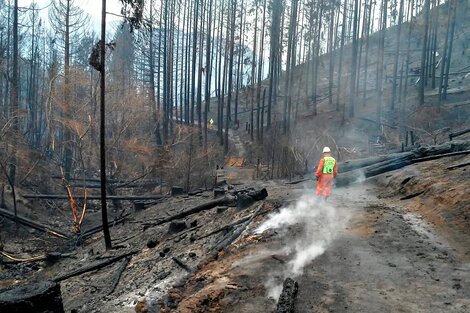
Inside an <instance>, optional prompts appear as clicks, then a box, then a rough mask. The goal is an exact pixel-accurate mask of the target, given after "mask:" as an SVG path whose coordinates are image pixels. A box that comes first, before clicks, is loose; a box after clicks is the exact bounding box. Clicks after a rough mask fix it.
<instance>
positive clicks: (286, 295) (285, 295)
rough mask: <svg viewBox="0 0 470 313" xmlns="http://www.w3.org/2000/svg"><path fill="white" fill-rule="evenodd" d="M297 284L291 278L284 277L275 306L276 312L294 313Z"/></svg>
mask: <svg viewBox="0 0 470 313" xmlns="http://www.w3.org/2000/svg"><path fill="white" fill-rule="evenodd" d="M298 291H299V285H298V284H297V282H296V281H294V280H293V279H292V278H286V279H285V280H284V283H283V284H282V292H281V295H280V296H279V301H278V302H277V306H276V313H294V310H295V299H296V298H297V293H298Z"/></svg>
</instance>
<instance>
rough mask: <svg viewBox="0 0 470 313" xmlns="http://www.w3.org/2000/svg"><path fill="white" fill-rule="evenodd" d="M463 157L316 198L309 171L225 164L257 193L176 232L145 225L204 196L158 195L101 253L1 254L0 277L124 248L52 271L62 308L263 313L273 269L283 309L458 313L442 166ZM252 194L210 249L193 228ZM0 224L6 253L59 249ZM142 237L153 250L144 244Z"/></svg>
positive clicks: (457, 243) (462, 223)
mask: <svg viewBox="0 0 470 313" xmlns="http://www.w3.org/2000/svg"><path fill="white" fill-rule="evenodd" d="M468 161H470V157H469V156H464V157H451V158H444V159H440V160H437V161H429V162H423V163H420V164H417V165H412V166H408V167H406V168H404V169H402V170H397V171H394V172H390V173H387V174H383V175H381V176H379V177H377V178H375V179H372V180H368V181H366V182H365V183H364V184H362V185H355V186H351V187H348V188H338V189H334V190H333V196H332V197H331V198H330V199H329V200H328V201H327V202H322V201H319V200H318V199H315V197H313V189H314V183H313V182H312V181H306V182H303V183H299V184H289V183H287V182H284V181H254V180H252V179H251V177H252V175H251V174H250V169H247V168H240V169H238V168H236V167H229V168H226V169H225V170H224V171H225V172H221V173H220V175H221V176H223V178H226V179H228V180H229V183H230V184H231V185H233V186H234V187H233V188H235V189H239V190H241V189H243V188H246V187H256V188H260V187H264V188H266V189H267V190H268V193H269V196H268V198H267V199H266V200H264V201H262V202H257V203H255V204H254V205H252V206H251V207H249V208H247V209H238V208H236V207H226V206H219V207H216V208H214V209H212V210H208V211H204V212H201V213H198V214H195V215H192V216H189V217H188V218H187V219H186V224H187V226H188V228H187V229H185V230H183V231H181V232H177V233H176V234H175V233H169V228H168V224H164V225H161V226H154V225H152V222H155V221H156V220H157V219H158V218H161V217H162V216H169V215H172V214H175V213H177V212H179V211H181V210H182V209H184V208H189V207H193V206H195V205H198V204H201V203H205V202H208V201H210V200H211V199H212V192H210V191H206V192H202V193H200V194H198V195H196V196H187V195H184V196H177V197H169V196H168V197H167V198H166V199H165V201H164V202H162V203H160V204H157V205H155V206H152V207H150V208H147V209H145V210H143V211H139V212H134V213H133V214H132V215H131V217H130V218H128V220H127V222H125V223H124V224H122V225H116V226H114V227H113V228H112V229H111V235H112V238H113V245H114V246H115V247H116V249H113V250H111V251H108V252H106V251H104V247H103V242H102V241H103V239H102V235H101V234H97V235H95V236H94V237H92V238H91V239H89V240H88V241H86V242H85V244H84V245H82V246H80V247H77V248H76V249H75V250H74V251H75V252H74V254H73V255H72V256H70V257H67V258H63V259H61V260H59V261H58V262H56V263H54V264H48V263H45V262H34V263H20V264H3V265H2V270H1V272H0V282H1V285H2V286H8V285H14V284H22V283H25V282H30V281H35V280H44V279H51V278H53V277H57V276H58V275H60V274H63V273H67V272H70V271H72V270H74V269H77V268H80V267H83V266H86V265H90V264H94V263H96V262H99V261H102V260H103V259H106V258H107V257H108V256H112V255H119V254H123V253H125V252H129V251H133V250H136V251H137V253H136V254H135V255H134V256H133V257H132V258H131V259H130V260H129V262H127V260H124V261H119V262H116V263H114V264H113V265H110V266H107V267H105V268H102V269H100V270H97V271H93V272H89V273H86V274H83V275H80V276H77V277H74V278H70V279H67V280H65V281H63V282H62V283H61V288H62V296H63V301H64V306H65V309H66V312H271V311H273V310H274V309H275V306H276V301H277V297H278V295H279V293H280V291H281V285H282V282H283V280H284V279H285V278H286V277H292V278H293V279H295V280H296V281H297V282H298V284H299V294H298V297H297V302H296V312H468V311H469V310H470V194H469V193H468V190H470V179H469V178H470V168H469V167H468V166H466V167H465V166H464V167H461V168H455V169H451V170H449V169H447V167H449V166H451V165H455V164H461V163H465V162H468ZM252 172H253V169H251V173H252ZM226 173H230V175H225V174H226ZM221 178H222V177H221ZM421 191H422V193H421V194H420V195H418V196H415V197H412V198H410V199H408V200H400V199H401V198H403V197H405V196H407V195H413V194H415V193H417V192H421ZM259 204H262V207H261V212H262V213H261V214H259V215H257V216H256V218H254V219H253V220H252V221H251V223H250V224H249V225H248V227H247V228H246V229H245V231H244V232H243V233H242V235H241V236H240V237H239V239H238V240H237V241H235V242H234V243H232V244H231V245H230V246H229V247H228V249H226V250H224V251H223V252H220V253H219V254H217V255H216V256H215V257H214V256H212V257H210V255H211V254H212V252H213V247H214V246H215V245H216V244H217V243H218V242H220V240H221V239H222V238H224V236H225V235H226V234H225V233H224V232H219V233H216V234H213V235H210V236H208V237H206V238H204V236H205V235H208V234H209V233H210V232H211V231H213V230H216V229H218V228H220V227H222V226H224V225H227V224H230V223H232V222H233V221H235V220H239V219H241V218H243V217H246V216H250V215H252V214H253V212H254V211H255V209H256V208H258V207H259ZM96 222H97V223H98V221H96ZM1 223H2V228H1V234H2V238H3V239H4V240H3V241H4V251H5V252H9V253H11V254H14V255H18V254H20V255H22V256H23V257H24V256H31V255H34V254H38V253H39V252H43V250H46V251H57V250H62V251H64V250H67V249H70V248H71V247H69V246H67V244H65V243H64V242H63V241H61V240H60V239H52V238H51V237H49V236H43V235H40V234H37V233H34V232H33V233H32V232H30V231H29V230H27V229H24V228H23V227H20V228H19V229H17V231H16V232H13V231H12V230H13V228H15V226H13V225H12V224H11V223H9V222H7V221H6V220H3V221H2V222H1ZM190 225H191V226H190ZM228 233H230V232H228ZM150 240H152V241H154V242H155V244H156V246H155V247H151V248H149V247H147V244H148V243H149V241H150ZM40 250H42V251H40ZM175 259H176V260H179V261H181V262H182V263H184V264H185V265H186V268H184V266H183V267H182V266H181V265H178V264H177V262H175ZM122 268H124V271H123V272H122V275H121V276H119V275H117V273H119V269H122ZM116 281H117V285H116V287H115V288H114V286H113V285H114V282H116ZM146 309H147V311H146Z"/></svg>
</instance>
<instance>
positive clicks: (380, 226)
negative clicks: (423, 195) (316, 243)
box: [297, 193, 470, 312]
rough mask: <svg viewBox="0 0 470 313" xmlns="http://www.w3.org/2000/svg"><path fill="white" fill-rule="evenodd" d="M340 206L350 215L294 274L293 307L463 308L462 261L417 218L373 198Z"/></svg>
mask: <svg viewBox="0 0 470 313" xmlns="http://www.w3.org/2000/svg"><path fill="white" fill-rule="evenodd" d="M346 195H347V193H346ZM345 204H346V206H347V207H349V209H351V210H355V214H354V215H355V216H354V217H353V218H352V220H351V221H350V226H349V227H348V228H347V229H346V230H345V231H344V232H343V233H342V234H341V235H340V236H339V237H338V238H337V239H336V240H335V241H334V242H333V244H332V245H331V247H329V248H328V249H327V251H326V252H325V254H323V255H322V256H320V257H319V258H317V259H316V260H314V261H313V262H312V263H311V264H310V265H309V266H307V268H306V271H305V274H304V275H303V276H302V277H300V278H299V279H298V280H299V284H300V286H301V288H300V293H299V297H298V299H299V302H298V309H297V312H333V311H334V312H344V311H348V312H468V310H469V309H470V288H469V287H470V286H469V278H470V275H469V271H470V264H469V263H465V262H462V260H461V256H459V255H456V254H454V251H453V249H452V247H450V246H449V245H448V244H447V243H446V242H445V241H444V240H443V239H442V238H441V237H440V236H439V235H438V234H437V233H435V232H434V231H433V229H432V228H431V227H430V226H429V225H428V224H426V222H425V221H424V220H422V219H421V218H420V217H419V216H417V215H414V214H412V213H408V212H405V211H404V210H403V209H402V208H390V207H386V206H384V205H383V204H382V203H380V202H376V203H373V202H372V203H371V202H370V201H358V202H356V203H351V202H345Z"/></svg>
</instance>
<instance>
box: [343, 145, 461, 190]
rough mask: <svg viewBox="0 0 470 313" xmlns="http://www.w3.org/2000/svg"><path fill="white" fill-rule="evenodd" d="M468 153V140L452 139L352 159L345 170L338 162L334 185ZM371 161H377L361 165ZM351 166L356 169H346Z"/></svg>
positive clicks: (345, 183)
mask: <svg viewBox="0 0 470 313" xmlns="http://www.w3.org/2000/svg"><path fill="white" fill-rule="evenodd" d="M468 153H470V140H467V141H452V142H447V143H444V144H441V145H436V146H429V147H420V148H417V149H414V150H412V151H410V152H403V153H396V154H393V155H390V156H382V157H374V158H367V159H359V160H352V161H348V162H349V164H350V165H348V166H349V167H346V172H344V169H343V168H341V166H340V164H338V170H339V172H340V173H339V174H338V176H337V179H336V185H337V186H338V187H343V186H347V185H349V184H352V183H356V182H361V181H363V180H365V179H367V178H369V177H373V176H376V175H379V174H382V173H386V172H389V171H393V170H397V169H400V168H402V167H405V166H407V165H410V164H413V163H418V162H425V161H431V160H436V159H439V158H443V157H449V156H456V155H462V154H468ZM373 161H378V162H376V163H372V164H370V165H367V166H364V167H361V166H363V165H366V164H369V163H370V162H373ZM356 167H358V168H356ZM351 168H356V169H355V170H350V171H347V170H349V169H351Z"/></svg>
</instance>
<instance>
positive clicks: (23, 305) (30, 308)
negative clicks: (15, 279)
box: [0, 281, 64, 313]
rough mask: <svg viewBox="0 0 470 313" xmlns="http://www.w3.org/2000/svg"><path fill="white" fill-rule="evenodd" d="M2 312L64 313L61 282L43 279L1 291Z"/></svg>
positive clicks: (0, 303) (0, 307) (0, 305)
mask: <svg viewBox="0 0 470 313" xmlns="http://www.w3.org/2000/svg"><path fill="white" fill-rule="evenodd" d="M0 312H8V313H25V312H29V313H45V312H49V313H63V312H64V308H63V305H62V295H61V293H60V284H58V283H56V282H52V281H42V282H38V283H34V284H29V285H21V286H14V287H11V288H9V289H7V290H3V291H0Z"/></svg>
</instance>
